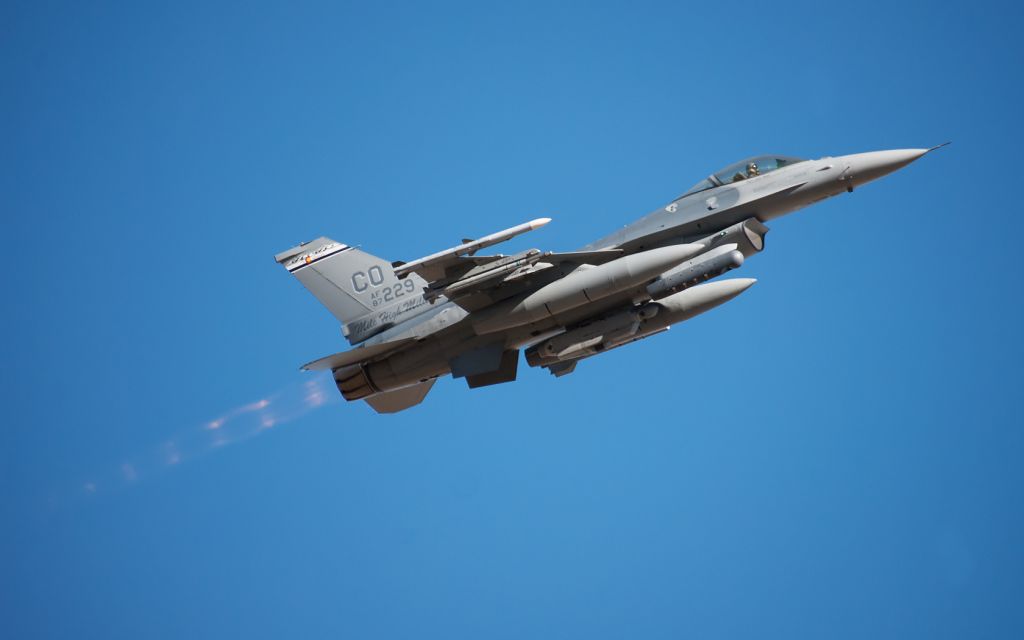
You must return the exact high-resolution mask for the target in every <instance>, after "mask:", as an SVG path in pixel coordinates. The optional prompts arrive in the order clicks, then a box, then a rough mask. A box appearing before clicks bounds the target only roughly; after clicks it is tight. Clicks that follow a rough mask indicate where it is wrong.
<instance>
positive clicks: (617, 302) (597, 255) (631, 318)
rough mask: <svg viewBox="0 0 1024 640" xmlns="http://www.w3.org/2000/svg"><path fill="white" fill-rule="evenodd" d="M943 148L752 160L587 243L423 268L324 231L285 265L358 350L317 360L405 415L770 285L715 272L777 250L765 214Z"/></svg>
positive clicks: (463, 256)
mask: <svg viewBox="0 0 1024 640" xmlns="http://www.w3.org/2000/svg"><path fill="white" fill-rule="evenodd" d="M947 144H948V143H947ZM939 146H940V147H941V146H944V145H939ZM937 148H938V147H932V148H931V149H899V150H890V151H873V152H869V153H857V154H852V155H845V156H839V157H825V158H821V159H818V160H802V159H800V158H792V157H789V156H779V155H764V156H757V157H754V158H749V159H747V160H743V161H740V162H737V163H735V164H731V165H729V166H727V167H725V168H724V169H722V170H721V171H717V172H715V173H713V174H711V175H709V176H708V177H707V178H705V179H704V180H701V181H700V182H698V183H697V184H695V185H694V186H693V187H692V188H690V189H689V190H687V191H686V192H685V193H683V194H682V195H681V196H679V197H678V198H676V199H675V200H673V201H672V202H670V203H668V204H667V205H666V206H664V207H662V208H660V209H658V210H656V211H654V212H653V213H651V214H649V215H647V216H644V217H643V218H640V219H639V220H637V221H635V222H633V223H632V224H629V225H627V226H626V227H624V228H622V229H620V230H619V231H616V232H614V233H612V234H611V235H608V236H605V237H603V238H601V239H599V240H596V241H594V242H591V243H590V244H588V245H586V246H584V247H582V248H580V249H578V250H576V251H568V252H553V251H540V250H538V249H529V250H527V251H522V252H520V253H516V254H514V255H502V254H493V255H480V254H479V252H480V251H481V250H482V249H485V248H487V247H490V246H492V245H495V244H498V243H500V242H504V241H506V240H509V239H510V238H514V237H516V236H518V235H520V234H523V233H526V232H528V231H532V230H534V229H537V228H539V227H541V226H543V225H545V224H547V223H548V222H550V221H551V219H550V218H538V219H536V220H532V221H530V222H526V223H523V224H520V225H517V226H514V227H511V228H509V229H506V230H504V231H499V232H498V233H494V234H491V235H488V236H484V237H482V238H479V239H477V240H465V241H463V242H462V243H461V244H459V245H457V246H454V247H452V248H450V249H445V250H444V251H438V252H437V253H432V254H430V255H428V256H425V257H423V258H419V259H416V260H411V261H409V262H401V261H398V262H389V261H387V260H384V259H381V258H378V257H376V256H373V255H370V254H369V253H366V252H364V251H362V250H360V249H358V248H356V247H353V246H349V245H347V244H343V243H341V242H336V241H334V240H331V239H330V238H325V237H321V238H317V239H316V240H313V241H311V242H306V243H302V244H300V245H298V246H296V247H292V248H291V249H288V250H287V251H284V252H281V253H279V254H277V255H276V256H274V259H275V260H276V261H277V262H278V263H279V264H281V265H283V266H284V267H285V268H286V269H287V270H288V271H289V272H290V273H292V274H293V275H294V276H295V277H296V278H298V280H299V282H301V283H302V284H303V285H304V286H305V287H306V289H308V290H309V292H310V293H312V294H313V295H314V296H316V298H317V299H318V300H319V301H320V302H321V303H322V304H323V305H324V306H325V307H327V309H328V310H329V311H330V312H331V313H332V314H333V315H334V317H335V318H337V319H338V321H340V322H341V330H342V334H343V335H344V336H345V338H347V339H348V341H349V343H350V344H352V345H358V346H356V347H355V348H353V349H350V350H348V351H343V352H341V353H336V354H334V355H331V356H327V357H325V358H320V359H319V360H315V361H313V362H310V363H308V364H306V365H305V366H303V369H306V370H310V371H321V370H329V371H331V372H333V374H334V380H335V382H336V384H337V386H338V390H339V391H340V392H341V395H342V396H344V398H345V399H346V400H366V402H367V403H368V404H369V405H370V406H371V407H373V409H374V410H376V411H378V412H380V413H394V412H397V411H401V410H403V409H407V408H409V407H412V406H414V405H417V404H419V403H420V402H422V401H423V399H424V398H425V397H426V395H427V393H428V392H429V391H430V389H431V387H433V385H434V383H435V382H436V381H437V379H438V378H439V377H441V376H444V375H448V374H451V375H452V377H453V378H465V380H466V383H467V384H468V385H469V387H470V388H476V387H483V386H487V385H493V384H500V383H503V382H512V381H513V380H515V379H516V372H517V369H518V363H519V352H520V350H525V356H526V362H527V364H529V365H530V366H532V367H542V368H544V369H547V370H548V371H549V372H550V373H552V374H553V375H555V376H556V377H559V376H564V375H568V374H570V373H572V372H573V371H574V370H575V369H576V367H577V365H578V364H579V363H580V362H581V361H582V360H586V359H587V358H591V357H594V356H596V355H599V354H601V353H604V352H606V351H609V350H611V349H615V348H618V347H621V346H625V345H627V344H629V343H631V342H636V341H637V340H642V339H644V338H648V337H650V336H653V335H656V334H658V333H662V332H664V331H667V330H668V328H669V327H670V326H672V325H674V324H677V323H679V322H683V321H684V320H688V319H689V318H692V317H694V316H696V315H698V314H701V313H704V312H705V311H708V310H710V309H712V308H714V307H717V306H718V305H721V304H723V303H725V302H728V301H729V300H732V299H733V298H735V297H736V296H738V295H740V294H741V293H743V292H744V291H746V290H747V289H748V288H750V286H751V285H753V284H754V282H756V280H754V279H752V278H733V279H727V280H716V281H714V282H709V281H710V280H712V279H713V278H716V277H718V276H721V275H722V274H724V273H726V272H727V271H732V270H733V269H737V268H739V267H740V266H741V265H742V264H743V262H744V261H745V260H746V259H747V258H749V257H750V256H752V255H754V254H755V253H758V252H760V251H762V250H763V249H764V239H765V234H767V233H768V227H767V226H765V223H766V222H768V221H770V220H773V219H775V218H778V217H780V216H783V215H785V214H787V213H791V212H793V211H796V210H797V209H801V208H803V207H806V206H808V205H811V204H814V203H816V202H819V201H821V200H824V199H826V198H830V197H832V196H835V195H839V194H841V193H843V192H844V191H846V192H852V191H853V190H854V188H856V187H860V186H861V185H864V184H866V183H868V182H871V181H872V180H876V179H878V178H881V177H882V176H884V175H886V174H889V173H892V172H893V171H896V170H897V169H900V168H901V167H905V166H906V165H908V164H910V163H911V162H913V161H914V160H916V159H918V158H920V157H921V156H923V155H925V154H926V153H928V152H929V151H932V150H934V149H937Z"/></svg>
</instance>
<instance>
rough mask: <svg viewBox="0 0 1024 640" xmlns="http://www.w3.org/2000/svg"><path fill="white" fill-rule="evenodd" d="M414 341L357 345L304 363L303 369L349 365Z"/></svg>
mask: <svg viewBox="0 0 1024 640" xmlns="http://www.w3.org/2000/svg"><path fill="white" fill-rule="evenodd" d="M413 342H416V339H415V338H403V339H401V340H392V341H391V342H381V343H380V344H372V345H369V346H365V347H356V348H355V349H349V350H348V351H342V352H341V353H335V354H334V355H330V356H327V357H324V358H320V359H319V360H314V361H313V362H309V363H307V364H304V365H302V369H303V370H304V371H329V370H331V369H337V368H338V367H347V366H348V365H352V364H357V363H360V362H364V361H366V360H370V359H371V358H376V357H377V356H382V355H384V354H385V353H389V352H391V351H396V350H398V349H401V348H402V347H404V346H406V345H408V344H410V343H413Z"/></svg>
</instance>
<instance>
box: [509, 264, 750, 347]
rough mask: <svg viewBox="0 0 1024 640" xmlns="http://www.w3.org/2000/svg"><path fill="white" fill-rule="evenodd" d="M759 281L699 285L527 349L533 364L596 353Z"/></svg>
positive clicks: (686, 317) (717, 302) (657, 330)
mask: <svg viewBox="0 0 1024 640" xmlns="http://www.w3.org/2000/svg"><path fill="white" fill-rule="evenodd" d="M755 282H757V280H755V279H753V278H735V279H732V280H722V281H719V282H709V283H707V284H702V285H698V286H695V287H692V288H690V289H686V290H685V291H681V292H679V293H676V294H674V295H671V296H668V297H666V298H662V299H661V300H656V301H654V302H649V303H647V304H646V305H644V306H642V307H640V308H638V309H631V310H626V311H620V312H618V313H614V314H611V315H609V316H606V317H604V318H601V319H598V320H595V321H592V322H588V323H586V324H584V325H581V326H579V327H576V328H573V329H570V330H569V331H567V332H565V333H564V334H562V335H559V336H556V337H554V338H550V339H549V340H546V341H544V342H542V343H540V344H538V345H536V346H535V347H531V348H530V349H528V350H527V351H526V362H527V364H529V365H530V366H531V367H538V366H548V365H550V364H553V363H557V362H569V361H573V360H580V359H582V358H587V357H589V356H592V355H596V354H598V353H601V352H603V351H607V350H609V349H614V348H615V347H621V346H623V345H626V344H629V343H630V342H636V341H637V340H640V339H642V338H647V337H650V336H652V335H654V334H657V333H661V332H662V331H667V330H668V328H669V327H670V326H671V325H673V324H677V323H679V322H682V321H684V320H689V319H690V318H692V317H694V316H697V315H700V314H702V313H704V312H705V311H709V310H711V309H714V308H715V307H717V306H718V305H720V304H724V303H726V302H728V301H729V300H732V299H733V298H735V297H736V296H738V295H740V294H741V293H743V292H744V291H746V290H747V289H749V288H750V287H751V286H752V285H753V284H754V283H755Z"/></svg>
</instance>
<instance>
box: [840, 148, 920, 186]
mask: <svg viewBox="0 0 1024 640" xmlns="http://www.w3.org/2000/svg"><path fill="white" fill-rule="evenodd" d="M929 151H931V149H891V150H889V151H870V152H868V153H855V154H853V155H849V156H843V158H842V159H843V162H844V163H845V164H846V167H845V169H844V171H843V176H842V179H843V180H849V181H851V183H852V184H854V185H862V184H865V183H867V182H871V181H872V180H877V179H879V178H881V177H882V176H885V175H888V174H890V173H892V172H893V171H896V170H897V169H902V168H903V167H905V166H907V165H908V164H910V163H911V162H913V161H914V160H917V159H918V158H920V157H921V156H923V155H924V154H926V153H928V152H929Z"/></svg>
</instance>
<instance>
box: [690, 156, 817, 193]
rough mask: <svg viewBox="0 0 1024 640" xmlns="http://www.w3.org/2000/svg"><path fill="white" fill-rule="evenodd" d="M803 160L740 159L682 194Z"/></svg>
mask: <svg viewBox="0 0 1024 640" xmlns="http://www.w3.org/2000/svg"><path fill="white" fill-rule="evenodd" d="M803 161H804V160H803V158H791V157H789V156H756V157H754V158H747V159H746V160H740V161H739V162H735V163H733V164H730V165H729V166H727V167H725V168H724V169H722V170H721V171H716V172H714V173H713V174H711V175H710V176H708V177H707V178H704V179H703V180H701V181H700V182H698V183H697V184H695V185H693V186H692V187H691V188H690V189H689V191H687V192H686V193H684V194H683V196H688V195H690V194H691V193H697V192H698V191H704V190H706V189H713V188H715V187H720V186H722V185H723V184H730V183H732V182H739V181H740V180H746V179H747V178H753V177H756V176H760V175H764V174H766V173H769V172H771V171H775V170H776V169H781V168H782V167H788V166H789V165H792V164H796V163H798V162H803Z"/></svg>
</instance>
